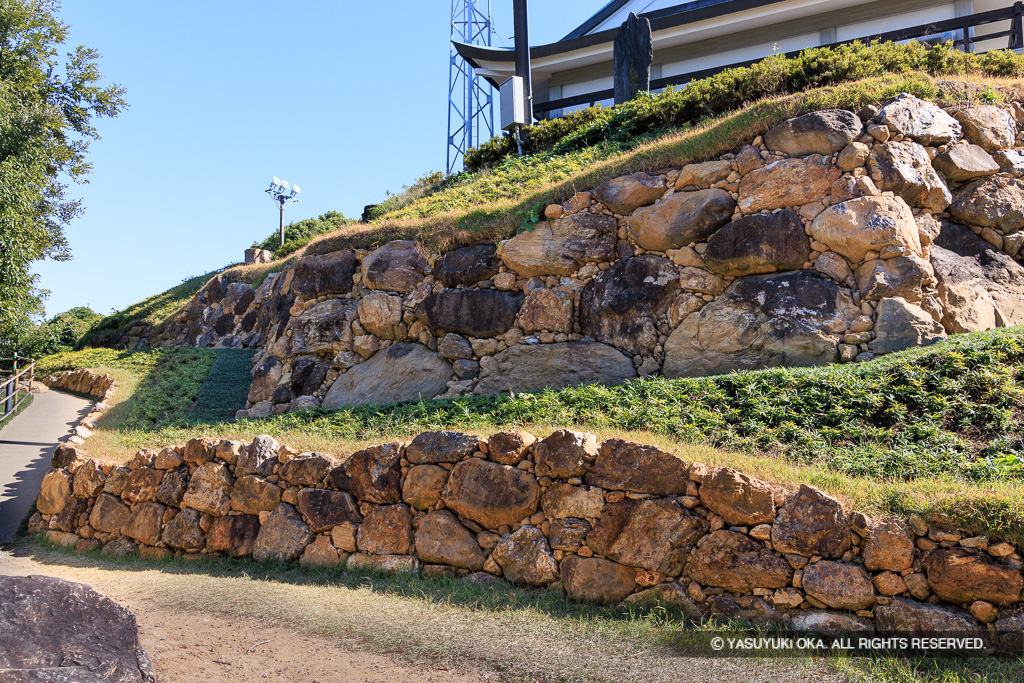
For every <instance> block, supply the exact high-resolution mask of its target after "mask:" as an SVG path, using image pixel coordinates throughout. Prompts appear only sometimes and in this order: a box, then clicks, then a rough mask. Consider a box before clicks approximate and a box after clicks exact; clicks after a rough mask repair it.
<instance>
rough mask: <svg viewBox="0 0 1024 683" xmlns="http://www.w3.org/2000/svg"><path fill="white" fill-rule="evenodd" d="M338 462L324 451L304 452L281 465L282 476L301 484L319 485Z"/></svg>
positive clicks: (288, 480) (286, 479)
mask: <svg viewBox="0 0 1024 683" xmlns="http://www.w3.org/2000/svg"><path fill="white" fill-rule="evenodd" d="M337 464H338V462H337V461H336V460H335V459H334V458H332V457H331V456H329V455H324V454H323V453H303V454H302V455H297V456H295V457H294V458H292V459H291V460H289V461H288V462H286V463H285V464H284V465H282V466H281V478H282V479H284V480H285V481H287V482H290V483H292V484H299V485H300V486H317V485H318V484H319V483H320V482H322V481H323V480H324V477H326V476H327V473H328V472H330V471H331V470H332V469H333V468H334V467H335V466H337Z"/></svg>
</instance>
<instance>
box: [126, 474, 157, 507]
mask: <svg viewBox="0 0 1024 683" xmlns="http://www.w3.org/2000/svg"><path fill="white" fill-rule="evenodd" d="M163 478H164V472H163V470H154V469H150V468H148V467H143V468H140V469H137V470H134V471H132V472H130V473H129V474H128V478H127V479H126V480H125V483H124V490H123V491H122V492H121V497H122V498H124V499H125V500H126V501H128V502H129V503H142V502H145V501H148V500H156V495H157V490H158V489H159V488H160V482H161V481H162V480H163Z"/></svg>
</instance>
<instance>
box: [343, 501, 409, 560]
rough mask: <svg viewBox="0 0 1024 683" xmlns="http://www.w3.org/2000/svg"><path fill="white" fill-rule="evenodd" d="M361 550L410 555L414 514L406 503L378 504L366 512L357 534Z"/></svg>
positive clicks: (382, 553)
mask: <svg viewBox="0 0 1024 683" xmlns="http://www.w3.org/2000/svg"><path fill="white" fill-rule="evenodd" d="M356 544H357V545H358V547H359V552H362V553H369V554H371V555H408V554H409V551H410V550H411V549H412V544H413V535H412V514H411V513H410V512H409V508H408V507H406V506H405V505H401V504H399V505H378V506H377V507H375V508H373V509H371V510H370V511H369V512H368V513H366V517H365V518H364V519H363V523H362V525H361V526H360V527H359V534H358V535H357V536H356Z"/></svg>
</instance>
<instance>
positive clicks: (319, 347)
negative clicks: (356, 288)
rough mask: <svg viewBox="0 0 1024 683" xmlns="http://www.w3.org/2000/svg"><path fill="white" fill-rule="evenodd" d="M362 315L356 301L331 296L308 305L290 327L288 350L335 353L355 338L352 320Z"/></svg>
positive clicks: (303, 352) (290, 353)
mask: <svg viewBox="0 0 1024 683" xmlns="http://www.w3.org/2000/svg"><path fill="white" fill-rule="evenodd" d="M358 316H359V314H358V310H357V304H356V302H354V301H347V300H342V299H328V300H327V301H323V302H321V303H318V304H317V305H316V306H313V307H312V308H307V309H306V310H305V311H303V312H302V313H301V314H300V315H299V317H297V318H295V320H294V321H292V323H291V327H290V328H289V330H288V354H289V355H291V356H298V355H305V354H317V353H322V354H334V353H337V352H338V351H341V350H343V349H344V348H345V347H346V346H348V345H349V344H351V342H352V328H351V324H352V321H353V320H355V319H356V318H357V317H358Z"/></svg>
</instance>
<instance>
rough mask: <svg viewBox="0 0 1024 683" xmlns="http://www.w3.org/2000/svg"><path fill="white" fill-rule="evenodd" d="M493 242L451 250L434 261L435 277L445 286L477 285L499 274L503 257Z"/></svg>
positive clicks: (453, 287) (452, 287)
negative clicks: (499, 255)
mask: <svg viewBox="0 0 1024 683" xmlns="http://www.w3.org/2000/svg"><path fill="white" fill-rule="evenodd" d="M495 251H496V248H495V246H494V243H493V242H487V243H485V244H474V245H472V246H469V247H462V248H461V249H455V250H453V251H449V252H448V253H447V254H445V255H444V256H442V257H441V258H439V259H437V261H436V262H435V263H434V279H435V280H437V281H438V282H440V283H441V284H443V285H444V286H445V287H449V288H451V289H455V288H456V287H458V286H459V285H464V286H467V287H468V286H470V285H475V284H476V283H478V282H480V281H481V280H488V279H490V278H492V277H494V276H495V275H497V274H498V269H499V268H500V267H501V259H500V258H499V257H498V255H497V254H496V253H495Z"/></svg>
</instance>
